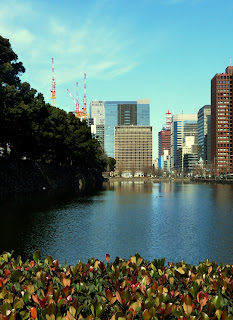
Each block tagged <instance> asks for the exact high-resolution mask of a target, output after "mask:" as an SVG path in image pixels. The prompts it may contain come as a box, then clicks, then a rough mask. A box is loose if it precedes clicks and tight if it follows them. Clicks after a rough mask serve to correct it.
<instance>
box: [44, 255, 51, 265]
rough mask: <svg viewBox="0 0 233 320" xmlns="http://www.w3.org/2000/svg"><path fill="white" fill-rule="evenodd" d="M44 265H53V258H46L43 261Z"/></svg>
mask: <svg viewBox="0 0 233 320" xmlns="http://www.w3.org/2000/svg"><path fill="white" fill-rule="evenodd" d="M44 262H45V263H46V264H49V265H50V266H52V265H53V258H52V257H51V256H48V257H47V258H46V259H45V261H44Z"/></svg>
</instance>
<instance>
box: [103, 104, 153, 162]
mask: <svg viewBox="0 0 233 320" xmlns="http://www.w3.org/2000/svg"><path fill="white" fill-rule="evenodd" d="M104 106H105V133H104V150H105V152H106V154H107V155H108V156H109V157H114V127H116V126H129V125H132V126H149V125H150V100H149V99H138V100H137V101H105V102H104Z"/></svg>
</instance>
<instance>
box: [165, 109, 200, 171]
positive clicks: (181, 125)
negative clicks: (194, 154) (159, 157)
mask: <svg viewBox="0 0 233 320" xmlns="http://www.w3.org/2000/svg"><path fill="white" fill-rule="evenodd" d="M188 136H194V137H195V139H194V144H197V141H198V130H197V114H177V115H173V117H172V122H171V169H176V157H177V150H178V149H179V148H182V147H183V143H184V141H185V137H188Z"/></svg>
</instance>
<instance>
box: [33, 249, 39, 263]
mask: <svg viewBox="0 0 233 320" xmlns="http://www.w3.org/2000/svg"><path fill="white" fill-rule="evenodd" d="M39 259H40V251H39V250H36V251H35V252H34V253H33V260H34V261H35V262H36V263H38V262H39Z"/></svg>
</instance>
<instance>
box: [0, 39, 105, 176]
mask: <svg viewBox="0 0 233 320" xmlns="http://www.w3.org/2000/svg"><path fill="white" fill-rule="evenodd" d="M23 72H25V69H24V67H23V64H22V62H18V56H17V55H16V54H15V53H14V51H13V50H12V48H11V45H10V42H9V40H8V39H4V38H3V37H1V36H0V147H1V148H3V150H4V156H5V157H11V158H15V159H21V158H26V159H31V160H34V161H46V162H51V163H58V164H61V165H73V166H78V167H85V168H92V169H93V168H94V169H98V170H104V168H105V166H106V157H105V155H104V154H103V151H102V149H101V147H100V144H99V142H98V141H97V140H96V139H93V138H92V135H91V131H90V128H89V127H88V126H87V124H86V121H80V119H78V118H76V117H75V116H74V114H73V113H67V112H65V111H64V110H62V109H59V108H55V107H52V106H51V105H50V104H48V103H45V101H44V97H43V95H42V94H41V93H37V91H36V90H35V89H33V88H31V86H30V84H29V83H27V82H20V75H21V74H22V73H23ZM9 150H10V152H9Z"/></svg>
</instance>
